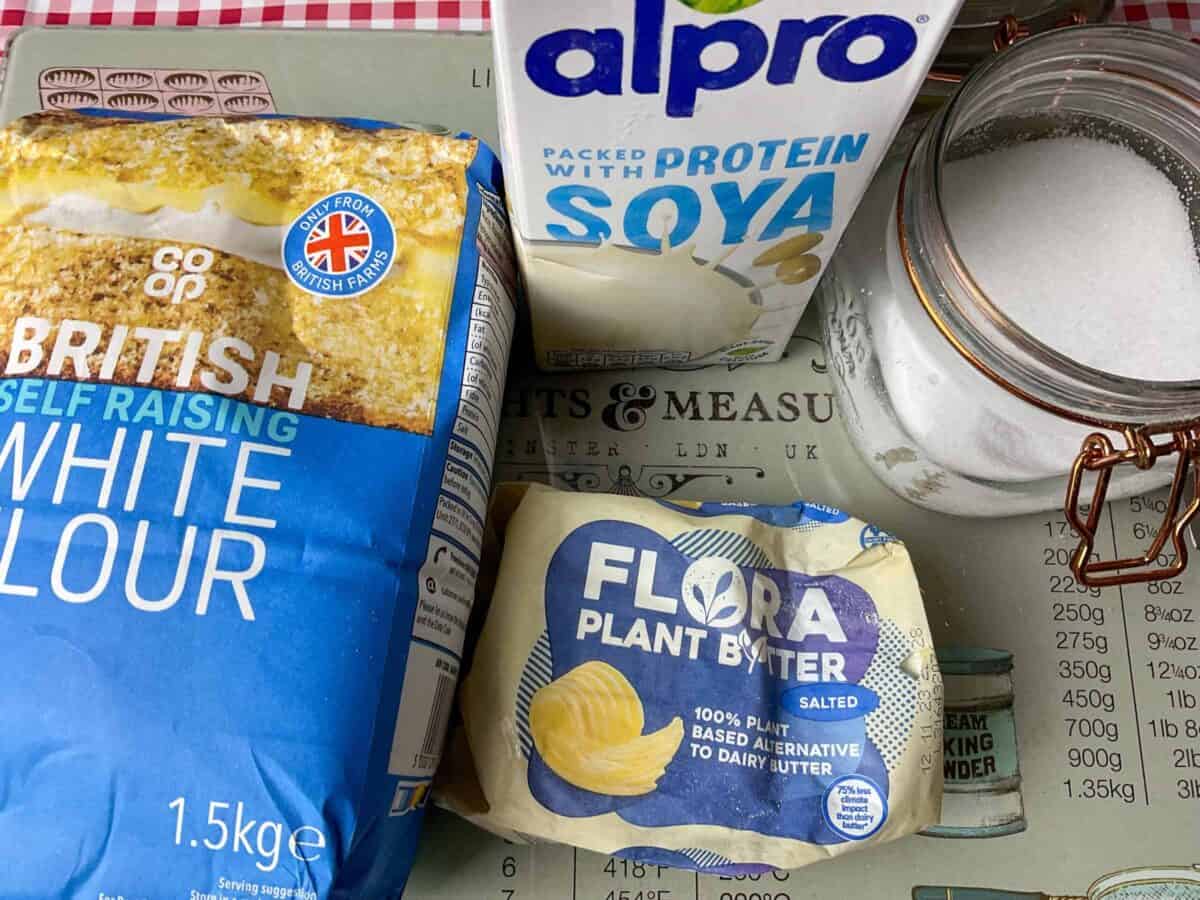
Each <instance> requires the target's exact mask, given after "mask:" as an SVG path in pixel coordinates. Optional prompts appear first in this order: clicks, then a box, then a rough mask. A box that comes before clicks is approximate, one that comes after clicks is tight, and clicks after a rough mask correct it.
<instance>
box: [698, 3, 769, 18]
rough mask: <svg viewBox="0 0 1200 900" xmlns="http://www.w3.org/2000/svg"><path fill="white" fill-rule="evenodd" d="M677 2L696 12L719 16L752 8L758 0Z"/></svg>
mask: <svg viewBox="0 0 1200 900" xmlns="http://www.w3.org/2000/svg"><path fill="white" fill-rule="evenodd" d="M679 2H680V3H682V4H684V5H685V6H690V7H691V8H692V9H694V10H696V12H702V13H711V14H713V15H718V16H721V15H725V14H726V13H732V12H737V11H738V10H741V9H746V8H747V7H749V6H754V4H756V3H759V2H760V0H679Z"/></svg>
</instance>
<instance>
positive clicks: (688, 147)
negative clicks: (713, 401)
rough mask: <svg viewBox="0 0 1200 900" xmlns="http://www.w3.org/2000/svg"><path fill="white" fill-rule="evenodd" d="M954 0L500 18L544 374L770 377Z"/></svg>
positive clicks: (500, 67)
mask: <svg viewBox="0 0 1200 900" xmlns="http://www.w3.org/2000/svg"><path fill="white" fill-rule="evenodd" d="M959 5H960V0H877V2H875V3H873V4H872V3H866V4H864V3H859V2H853V0H589V2H587V3H581V2H563V0H497V2H495V3H494V4H493V7H494V9H495V28H496V57H497V77H498V83H499V91H500V116H501V133H502V139H503V144H504V153H505V163H506V171H507V179H508V184H509V196H510V202H511V205H512V212H513V216H514V222H513V224H514V226H515V229H516V232H517V244H518V249H519V258H520V262H521V268H522V272H523V276H524V279H525V284H526V287H527V291H528V295H529V302H530V308H531V312H532V319H533V331H534V343H535V348H536V353H537V361H538V364H539V365H540V366H541V367H543V368H546V369H576V368H621V367H626V366H638V365H643V366H645V365H678V364H694V363H699V362H703V363H728V362H768V361H772V360H775V359H778V358H779V356H780V355H781V354H782V352H783V349H784V347H785V346H786V345H787V341H788V338H789V337H790V335H791V334H792V331H793V330H794V328H795V326H796V323H797V321H798V320H799V318H800V315H801V313H802V312H803V311H804V308H805V306H806V305H807V303H808V300H809V298H810V296H811V295H812V291H813V288H814V287H815V286H816V283H817V281H818V280H819V277H820V272H821V269H822V268H823V266H824V263H825V261H826V260H827V259H828V258H829V255H830V254H831V253H832V252H833V250H834V248H835V247H836V245H837V242H838V239H839V238H840V236H841V233H842V230H843V229H844V228H845V226H846V223H847V222H848V221H849V219H850V216H851V214H852V213H853V211H854V208H855V206H856V205H857V204H858V202H859V199H860V198H861V197H862V194H863V191H864V190H865V188H866V186H867V183H868V181H869V180H870V179H871V176H872V175H873V174H874V172H875V169H876V168H877V166H878V164H879V162H880V160H881V159H882V157H883V154H884V152H885V151H886V150H887V147H888V145H889V144H890V143H891V140H892V138H893V137H894V135H895V133H896V131H897V129H898V128H899V125H900V122H901V120H902V119H903V117H904V115H905V113H906V112H907V110H908V108H909V105H910V104H911V102H912V99H913V97H914V96H915V94H916V92H917V89H918V87H919V86H920V84H921V82H922V80H923V79H924V77H925V75H926V72H927V71H928V68H929V66H930V64H931V63H932V61H933V58H934V55H935V54H936V52H937V50H938V48H939V46H940V45H941V43H942V40H943V38H944V37H945V35H946V32H947V30H948V29H949V27H950V24H951V22H952V20H953V18H954V15H955V13H956V11H957V9H958V7H959Z"/></svg>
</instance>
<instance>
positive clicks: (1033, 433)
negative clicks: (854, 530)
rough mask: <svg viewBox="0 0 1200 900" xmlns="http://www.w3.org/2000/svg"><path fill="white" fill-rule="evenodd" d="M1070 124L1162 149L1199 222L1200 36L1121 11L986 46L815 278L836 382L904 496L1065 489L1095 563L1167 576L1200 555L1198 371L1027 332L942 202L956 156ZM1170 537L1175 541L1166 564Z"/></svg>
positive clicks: (846, 409)
mask: <svg viewBox="0 0 1200 900" xmlns="http://www.w3.org/2000/svg"><path fill="white" fill-rule="evenodd" d="M1071 134H1077V135H1084V136H1088V137H1099V138H1103V139H1107V140H1111V141H1115V142H1118V143H1121V144H1123V145H1125V146H1127V147H1129V148H1131V149H1133V150H1134V151H1135V152H1137V153H1138V154H1139V155H1140V156H1142V157H1143V158H1144V159H1147V160H1149V161H1150V162H1151V163H1152V164H1153V165H1154V166H1156V167H1157V168H1158V169H1159V171H1161V172H1163V173H1164V174H1165V175H1166V176H1167V177H1168V178H1169V179H1170V180H1171V181H1172V182H1173V183H1174V185H1175V186H1176V188H1177V190H1178V193H1179V195H1180V197H1181V198H1183V200H1184V202H1185V203H1186V205H1187V210H1188V215H1189V218H1190V222H1191V225H1192V232H1193V240H1196V238H1197V236H1200V191H1198V187H1197V186H1198V185H1200V46H1197V45H1195V44H1192V43H1190V42H1188V41H1186V40H1183V39H1182V38H1177V37H1174V36H1172V35H1167V34H1162V33H1155V32H1151V31H1148V30H1144V29H1138V28H1131V27H1125V26H1112V25H1095V26H1082V27H1070V28H1062V29H1058V30H1055V31H1050V32H1047V33H1045V34H1042V35H1038V36H1035V37H1032V38H1030V39H1029V40H1027V41H1023V42H1021V43H1020V44H1017V45H1016V46H1015V47H1013V48H1011V49H1010V50H1008V51H1007V52H1005V53H1004V54H1002V55H1000V56H997V57H995V58H993V59H992V60H990V61H989V62H987V63H985V64H984V65H983V66H982V67H981V68H980V69H978V70H977V71H976V72H975V73H974V74H973V75H972V76H971V77H970V78H969V79H968V80H967V81H966V82H964V84H963V86H962V88H961V89H960V90H959V91H958V92H957V93H956V94H955V96H954V97H953V99H952V100H951V101H950V102H949V103H948V104H947V105H946V106H944V107H943V108H942V109H941V111H940V112H938V113H937V114H936V115H935V116H933V117H932V118H928V119H926V120H924V121H922V120H915V121H910V122H909V123H908V124H907V125H906V126H905V128H904V129H902V130H901V133H900V137H899V138H898V139H897V141H896V144H895V145H894V147H893V148H892V150H891V152H890V154H889V156H888V158H887V159H886V160H885V162H884V164H883V166H882V167H881V169H880V171H879V173H878V174H877V176H876V178H875V180H874V182H873V183H872V185H871V187H870V188H869V190H868V192H867V194H866V197H865V198H864V200H863V202H862V204H861V206H860V207H859V209H858V212H857V214H856V216H855V218H854V220H853V221H852V223H851V225H850V227H849V229H848V230H847V232H846V234H845V236H844V238H843V239H842V242H841V245H840V247H839V249H838V251H837V253H836V254H834V257H833V259H832V260H831V262H830V265H829V269H828V272H827V273H826V276H825V277H824V279H823V280H822V283H821V285H820V288H819V289H818V294H817V296H818V298H819V299H818V302H819V303H820V304H821V314H822V319H823V325H824V330H825V340H826V350H827V352H828V355H829V361H830V369H831V373H832V374H833V376H834V390H835V394H836V396H837V398H838V401H839V404H840V406H841V409H842V412H843V415H844V419H845V421H846V424H847V427H848V429H849V431H850V435H851V437H852V439H853V441H854V443H855V444H856V445H857V447H858V449H859V450H860V452H861V453H862V455H863V457H864V458H865V460H866V461H867V462H868V463H869V464H870V465H871V466H872V468H873V469H874V471H875V472H876V473H877V474H878V476H879V477H880V478H881V479H882V480H883V481H884V482H885V483H886V484H887V485H888V486H890V487H891V488H892V489H893V490H895V491H896V492H897V493H899V494H900V495H901V496H904V497H907V498H908V499H910V500H912V501H913V502H915V503H918V504H920V505H922V506H926V507H929V508H931V509H936V510H940V511H944V512H948V513H953V514H957V515H967V516H1003V515H1011V514H1016V513H1023V512H1032V511H1042V510H1047V509H1051V508H1053V507H1055V506H1059V505H1061V504H1062V503H1063V498H1064V494H1066V495H1067V501H1068V502H1067V507H1068V508H1067V514H1068V517H1069V518H1070V519H1071V521H1072V524H1074V525H1075V527H1076V529H1077V530H1078V531H1079V532H1080V534H1081V542H1080V547H1079V549H1078V552H1077V555H1076V558H1075V560H1074V562H1073V568H1074V569H1075V572H1076V575H1077V576H1078V577H1080V579H1081V580H1082V581H1085V582H1086V583H1089V584H1106V583H1115V582H1117V581H1122V582H1123V581H1128V580H1150V579H1153V578H1159V577H1169V576H1171V575H1175V574H1178V572H1179V571H1181V570H1182V567H1183V565H1185V563H1186V553H1187V548H1186V546H1184V543H1183V538H1184V532H1185V529H1186V526H1187V524H1188V522H1189V521H1190V518H1191V517H1192V516H1194V514H1195V513H1196V511H1197V510H1198V509H1200V494H1196V493H1194V491H1196V490H1200V489H1196V488H1194V489H1193V492H1191V493H1188V494H1187V496H1185V491H1184V486H1185V482H1186V476H1187V474H1188V467H1189V464H1192V465H1198V466H1200V428H1198V426H1197V422H1198V421H1200V381H1186V382H1152V381H1142V380H1136V379H1132V378H1127V377H1122V376H1119V375H1115V374H1113V373H1112V372H1107V371H1099V370H1098V369H1094V368H1089V367H1088V366H1085V365H1082V364H1081V363H1079V362H1077V361H1076V360H1074V359H1071V358H1068V357H1067V356H1064V355H1063V354H1061V353H1058V352H1056V351H1055V350H1053V349H1051V348H1050V347H1049V346H1047V345H1046V344H1044V343H1042V342H1041V341H1039V340H1037V339H1036V338H1034V337H1033V336H1031V335H1030V334H1028V333H1026V332H1025V331H1023V330H1022V329H1021V328H1019V327H1018V326H1017V325H1016V324H1014V322H1013V321H1011V320H1010V319H1009V318H1008V317H1007V316H1006V315H1005V313H1004V311H1003V309H1001V308H998V307H997V306H996V305H994V304H993V303H992V301H991V300H990V299H989V298H988V297H987V296H986V295H985V294H984V293H983V291H982V290H981V289H980V288H979V287H978V285H977V284H976V282H975V280H974V278H973V277H972V275H971V273H970V271H969V270H968V268H967V266H966V264H965V262H964V261H963V259H962V258H961V257H960V255H959V254H958V252H957V250H956V248H955V243H954V233H953V230H952V229H951V227H950V225H949V223H948V222H947V219H946V215H945V208H944V206H943V199H944V198H943V195H942V190H943V187H944V185H943V171H944V168H945V166H946V165H948V164H949V163H950V162H951V161H953V160H954V159H956V158H964V157H968V156H972V155H974V154H975V153H976V152H980V151H985V150H989V149H994V148H996V147H999V146H1005V145H1008V144H1013V143H1018V142H1022V141H1028V140H1036V139H1038V138H1044V137H1049V136H1062V135H1071ZM1094 251H1095V252H1097V253H1101V252H1103V248H1102V247H1097V248H1094ZM1153 284H1154V282H1153V273H1146V291H1147V293H1146V296H1145V297H1138V298H1131V303H1134V302H1136V303H1147V302H1153ZM1085 302H1086V298H1084V297H1064V298H1063V303H1064V304H1066V305H1074V306H1076V307H1078V306H1079V305H1080V304H1082V303H1085ZM1197 313H1198V314H1200V309H1198V310H1197ZM1164 339H1169V336H1165V338H1164ZM1111 353H1112V354H1113V356H1114V358H1116V356H1117V355H1119V354H1120V353H1121V348H1120V347H1112V348H1111ZM1198 358H1200V354H1198ZM1177 451H1179V452H1178V453H1177ZM1170 456H1175V458H1174V459H1170V460H1169V459H1165V457H1170ZM1156 463H1157V464H1156ZM1089 473H1090V474H1091V477H1086V476H1088V475H1089ZM1173 476H1174V489H1173V493H1172V496H1171V498H1170V502H1169V504H1168V511H1167V515H1166V517H1165V518H1164V520H1163V523H1162V530H1161V533H1160V534H1159V536H1158V538H1157V539H1156V540H1155V541H1154V543H1153V544H1152V545H1151V547H1149V548H1147V551H1146V555H1145V556H1144V557H1142V558H1137V559H1132V560H1120V561H1112V562H1106V563H1094V562H1089V561H1088V558H1089V557H1090V555H1091V550H1092V541H1093V540H1094V537H1095V531H1096V527H1097V524H1098V520H1099V514H1100V507H1101V505H1102V501H1103V500H1104V498H1105V496H1106V495H1107V496H1108V497H1110V498H1116V497H1121V496H1127V495H1130V494H1133V493H1136V492H1142V491H1145V490H1148V489H1151V488H1154V487H1158V486H1161V485H1163V484H1167V483H1171V482H1172V477H1173ZM1093 483H1094V484H1093ZM1081 487H1082V488H1084V490H1085V491H1086V493H1087V496H1084V497H1081V496H1080V494H1081ZM1106 492H1107V494H1106ZM1089 499H1090V500H1091V501H1092V502H1091V503H1090V504H1088V503H1087V501H1088V500H1089ZM1081 507H1083V510H1086V511H1083V510H1081ZM1167 542H1172V543H1173V544H1174V546H1175V550H1176V553H1177V558H1176V560H1175V562H1174V563H1172V564H1171V565H1170V566H1168V567H1159V566H1157V565H1156V564H1155V562H1154V560H1155V558H1156V557H1157V556H1158V554H1159V552H1160V551H1161V550H1162V549H1163V547H1164V546H1166V545H1167ZM1151 551H1153V552H1151ZM1118 566H1119V567H1120V568H1121V570H1122V572H1121V573H1120V574H1114V572H1115V570H1116V569H1117V567H1118Z"/></svg>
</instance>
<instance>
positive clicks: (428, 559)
mask: <svg viewBox="0 0 1200 900" xmlns="http://www.w3.org/2000/svg"><path fill="white" fill-rule="evenodd" d="M496 174H497V166H496V161H495V159H494V158H493V157H492V155H491V153H490V152H489V151H488V149H487V148H486V147H484V146H483V145H482V144H480V143H479V142H478V141H476V140H473V139H466V138H462V139H459V138H450V137H441V136H434V135H428V134H421V133H417V132H413V131H407V130H403V129H400V128H396V127H392V126H388V125H385V124H382V123H371V122H357V121H355V122H337V121H324V120H303V119H286V118H273V119H262V120H256V119H249V118H239V119H230V120H221V119H173V120H153V121H152V120H137V121H131V120H118V119H113V118H104V117H91V116H79V115H70V116H67V115H62V116H57V115H56V116H36V117H31V118H27V119H23V120H19V121H17V122H15V123H13V124H11V125H9V126H7V127H5V128H3V129H0V182H2V183H3V189H2V190H0V497H2V498H3V500H2V502H0V678H2V679H3V683H4V689H3V690H0V846H4V847H7V848H10V850H9V851H7V852H5V853H4V854H3V855H4V864H3V865H2V866H0V896H2V897H4V898H5V900H24V898H28V900H45V898H48V897H56V898H76V897H78V898H83V897H90V898H98V897H99V898H103V897H109V898H118V897H124V898H127V900H133V898H139V900H141V898H153V900H159V898H167V897H182V898H188V897H190V898H192V900H210V898H217V897H220V898H223V900H225V898H227V900H241V898H246V897H271V898H295V900H317V898H326V897H396V896H398V895H399V892H400V890H401V889H402V888H403V885H404V882H405V878H406V876H407V872H408V869H409V867H410V866H411V864H412V860H413V855H414V853H415V848H416V841H417V833H418V830H419V826H420V822H421V819H422V815H423V807H424V804H425V800H426V797H427V794H428V788H429V784H430V779H431V776H432V774H433V772H434V769H435V767H436V765H437V762H438V758H439V754H440V752H441V741H442V736H443V732H444V729H445V726H446V721H447V718H448V716H449V710H450V701H451V699H452V697H453V693H454V688H455V683H456V679H457V676H458V669H459V657H460V653H461V650H462V643H463V628H464V625H465V622H466V619H467V616H468V614H469V610H470V605H471V600H472V595H473V582H474V577H475V572H476V565H477V558H478V552H479V546H480V539H481V531H482V516H483V513H484V508H485V503H486V497H487V490H488V484H489V479H490V475H491V465H492V458H491V448H492V446H493V442H494V438H495V423H496V415H497V409H498V405H499V400H500V391H501V384H502V378H503V373H504V366H505V356H506V354H507V352H508V346H509V339H510V336H511V326H512V321H513V309H512V303H511V294H510V292H511V289H512V284H513V278H514V275H513V272H512V267H511V258H510V256H511V248H510V246H509V244H508V233H507V227H506V222H505V217H504V210H503V205H502V202H501V200H500V198H499V197H498V195H497V194H496ZM17 848H19V849H17Z"/></svg>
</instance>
